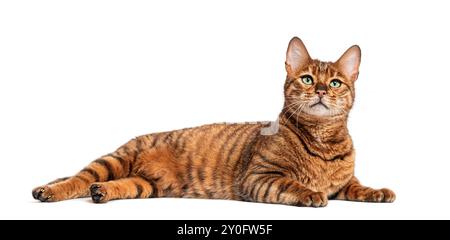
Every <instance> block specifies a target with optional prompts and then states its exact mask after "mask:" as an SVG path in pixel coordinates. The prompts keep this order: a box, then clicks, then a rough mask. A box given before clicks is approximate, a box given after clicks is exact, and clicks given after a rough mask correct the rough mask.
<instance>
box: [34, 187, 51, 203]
mask: <svg viewBox="0 0 450 240" xmlns="http://www.w3.org/2000/svg"><path fill="white" fill-rule="evenodd" d="M32 195H33V198H34V199H36V200H39V201H41V202H54V201H56V199H55V195H54V194H53V191H52V189H51V188H50V187H49V186H41V187H37V188H35V189H33V191H32Z"/></svg>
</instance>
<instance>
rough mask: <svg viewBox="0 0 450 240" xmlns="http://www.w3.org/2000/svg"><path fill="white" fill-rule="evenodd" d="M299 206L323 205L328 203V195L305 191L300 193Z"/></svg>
mask: <svg viewBox="0 0 450 240" xmlns="http://www.w3.org/2000/svg"><path fill="white" fill-rule="evenodd" d="M298 205H299V206H302V207H325V206H327V205H328V197H327V195H326V194H325V193H323V192H313V191H305V192H303V193H301V194H300V199H299V204H298Z"/></svg>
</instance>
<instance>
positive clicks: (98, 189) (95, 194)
mask: <svg viewBox="0 0 450 240" xmlns="http://www.w3.org/2000/svg"><path fill="white" fill-rule="evenodd" d="M89 190H90V192H91V198H92V201H93V202H94V203H106V202H108V199H107V194H108V192H107V191H106V188H105V186H103V185H102V184H98V183H94V184H92V185H91V187H90V188H89Z"/></svg>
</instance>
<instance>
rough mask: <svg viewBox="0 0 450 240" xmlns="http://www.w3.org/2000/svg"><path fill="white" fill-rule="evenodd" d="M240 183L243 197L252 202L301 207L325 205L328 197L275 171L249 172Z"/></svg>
mask: <svg viewBox="0 0 450 240" xmlns="http://www.w3.org/2000/svg"><path fill="white" fill-rule="evenodd" d="M245 179H246V180H245V181H244V183H243V184H242V185H241V191H242V195H243V196H244V199H246V200H249V201H254V202H262V203H274V204H285V205H293V206H301V207H325V206H326V205H327V204H328V197H327V195H326V194H325V193H322V192H314V191H312V190H310V189H308V188H306V187H304V186H303V185H302V184H301V183H300V182H298V181H296V180H293V179H291V178H288V177H283V176H279V175H277V174H276V173H269V174H250V175H248V176H247V177H246V178H245Z"/></svg>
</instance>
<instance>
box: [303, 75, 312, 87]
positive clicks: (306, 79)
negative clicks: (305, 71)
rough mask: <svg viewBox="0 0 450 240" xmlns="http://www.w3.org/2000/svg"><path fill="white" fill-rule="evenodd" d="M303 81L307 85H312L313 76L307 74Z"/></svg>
mask: <svg viewBox="0 0 450 240" xmlns="http://www.w3.org/2000/svg"><path fill="white" fill-rule="evenodd" d="M302 82H303V83H304V84H306V85H312V84H313V83H314V81H313V78H312V77H311V76H309V75H305V76H303V77H302Z"/></svg>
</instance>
